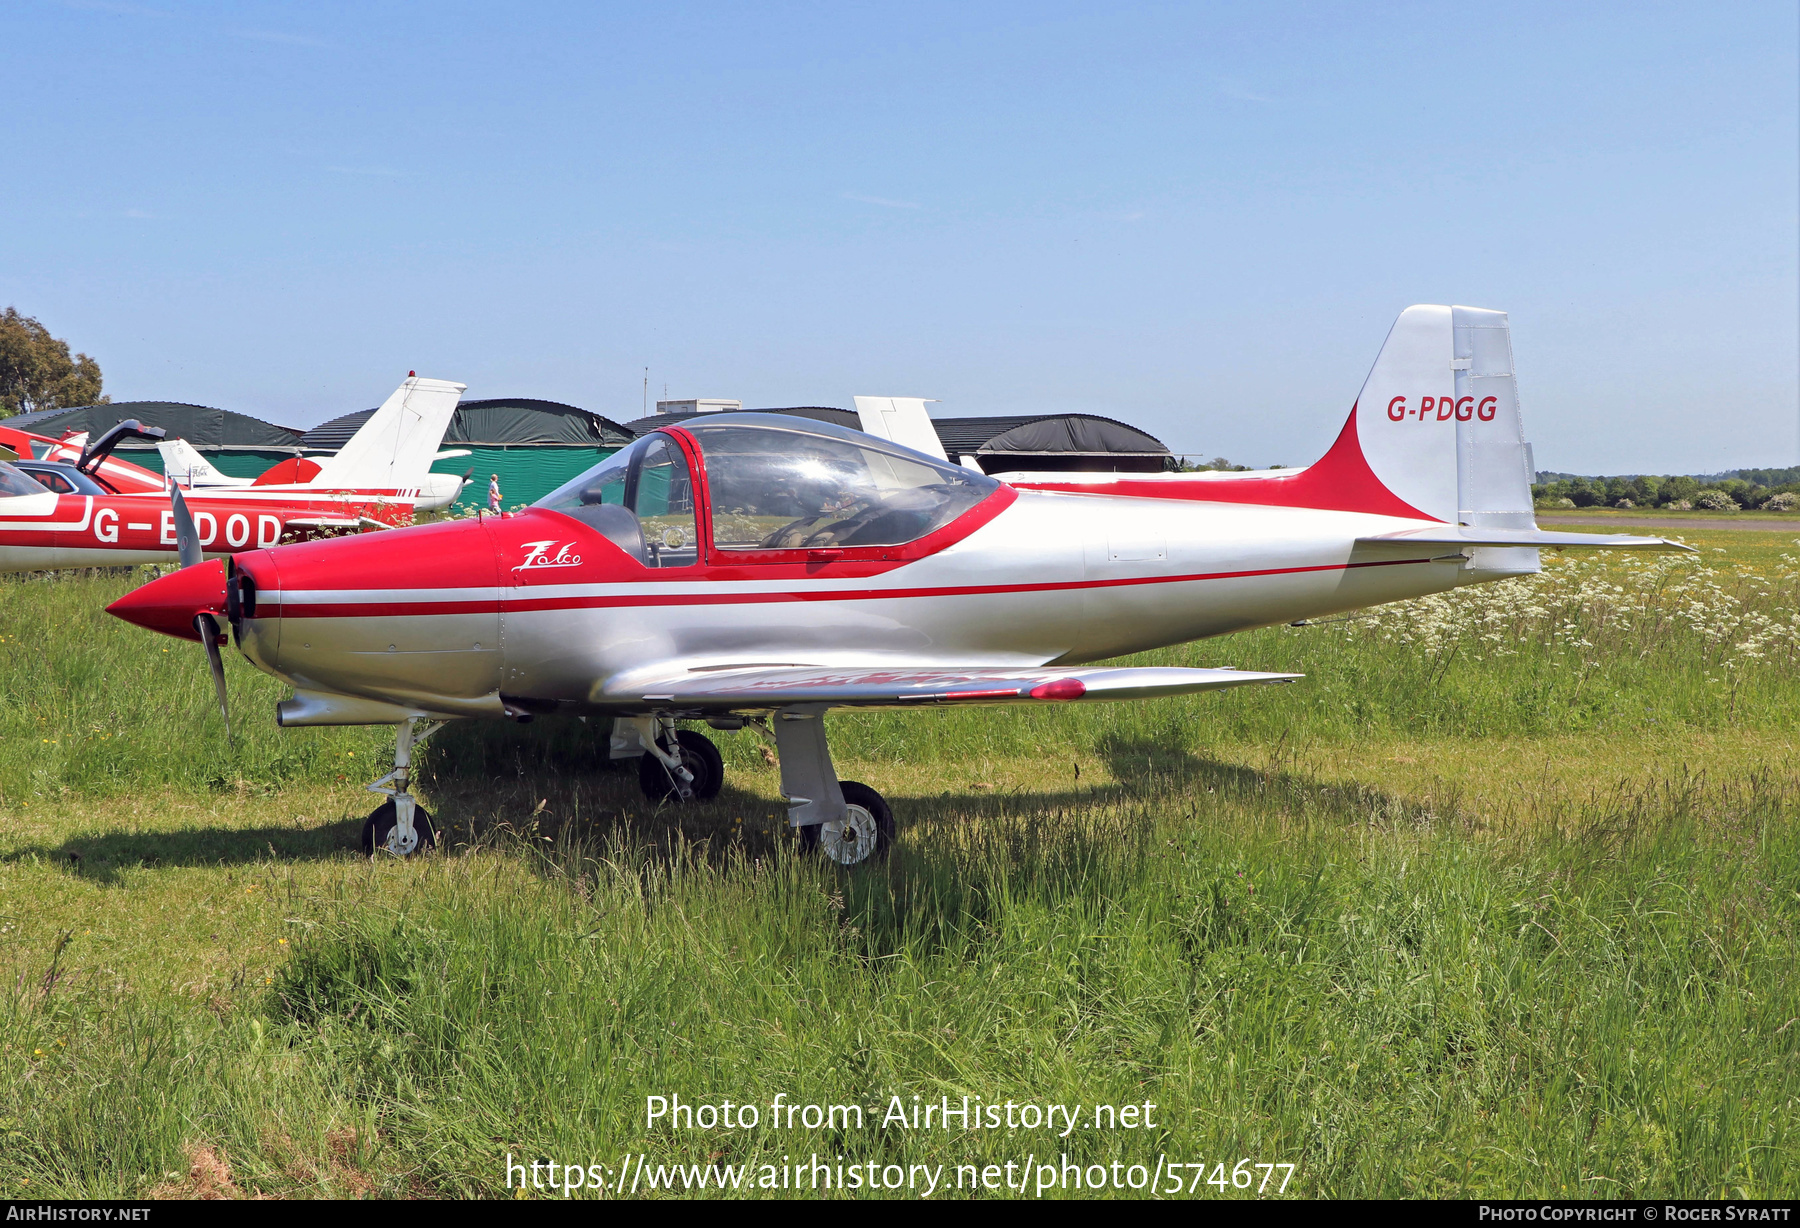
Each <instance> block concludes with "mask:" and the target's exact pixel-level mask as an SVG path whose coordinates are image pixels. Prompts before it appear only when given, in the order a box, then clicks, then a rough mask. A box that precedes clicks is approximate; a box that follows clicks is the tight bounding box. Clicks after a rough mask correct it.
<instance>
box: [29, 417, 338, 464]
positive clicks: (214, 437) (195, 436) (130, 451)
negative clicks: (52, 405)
mask: <svg viewBox="0 0 1800 1228" xmlns="http://www.w3.org/2000/svg"><path fill="white" fill-rule="evenodd" d="M371 412H373V411H371ZM127 418H136V419H137V420H138V421H139V422H142V423H143V424H144V425H145V426H160V427H162V428H163V430H165V431H167V432H168V433H169V438H171V439H175V438H181V439H185V440H187V441H188V442H189V443H190V444H192V445H193V446H194V447H195V448H196V449H197V450H199V451H200V452H202V453H204V454H205V455H206V459H207V460H209V461H211V462H212V464H213V467H214V468H216V469H217V470H218V471H219V472H220V473H228V474H230V475H231V476H232V477H237V478H253V477H255V476H256V475H257V474H259V473H261V472H262V471H263V470H265V469H267V468H268V467H269V466H270V465H273V464H275V463H277V462H278V461H284V460H289V459H292V458H293V457H294V456H297V455H299V454H300V452H301V443H300V435H301V433H300V432H299V431H298V430H295V429H294V428H292V427H287V426H277V425H275V424H274V423H273V422H264V421H263V420H262V419H261V418H252V417H251V416H250V415H249V414H240V413H237V412H236V411H234V410H229V409H214V408H213V407H212V406H210V405H188V404H185V403H183V402H180V401H113V402H109V403H108V404H105V405H78V406H72V407H69V408H66V409H40V410H38V411H37V412H35V413H29V414H15V415H13V416H12V417H10V418H6V419H4V420H3V421H5V423H6V425H7V426H10V427H13V428H15V429H16V430H21V431H30V432H31V433H32V434H34V435H48V436H50V437H51V438H52V439H59V438H61V437H62V436H64V435H66V434H68V433H69V432H70V431H86V432H88V435H89V437H90V438H93V437H97V436H98V435H100V434H101V433H102V432H104V431H107V430H110V429H111V428H112V427H114V426H117V425H118V424H119V423H121V422H123V421H125V419H127ZM333 450H334V451H335V449H333ZM119 453H120V456H121V458H122V459H124V460H128V461H130V462H131V463H132V464H134V465H141V466H142V467H143V468H145V469H152V470H154V471H156V472H157V473H161V472H162V454H161V453H159V452H158V451H157V450H156V445H155V444H152V443H147V442H145V441H144V440H141V439H128V440H126V441H125V442H124V443H123V444H121V445H120V446H119Z"/></svg>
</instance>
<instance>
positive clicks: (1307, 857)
mask: <svg viewBox="0 0 1800 1228" xmlns="http://www.w3.org/2000/svg"><path fill="white" fill-rule="evenodd" d="M1194 772H1195V774H1194V775H1192V776H1189V777H1186V778H1177V777H1163V778H1161V779H1160V780H1158V781H1156V782H1152V783H1151V784H1149V785H1148V786H1147V787H1145V788H1143V789H1142V790H1140V791H1139V792H1138V793H1137V794H1135V795H1134V796H1130V797H1128V798H1124V799H1121V800H1118V801H1116V802H1114V803H1112V804H1109V805H1105V806H1103V807H1094V808H1075V809H1069V808H1042V807H1034V806H1033V805H1032V804H1031V803H1030V802H1029V801H1028V800H1026V801H1022V802H1020V803H1018V805H1017V806H1016V807H1015V808H1012V809H1009V810H1007V811H1006V812H1004V813H1000V814H997V815H995V816H993V817H992V818H989V819H987V820H983V821H979V822H974V823H971V822H968V821H965V820H959V819H957V818H956V816H955V815H954V814H952V813H934V812H933V810H932V809H930V808H926V809H925V811H924V813H922V814H919V815H917V816H916V817H915V819H914V822H915V824H916V825H917V826H918V827H920V828H923V829H924V831H925V832H926V833H927V834H928V835H929V839H916V840H909V841H907V842H905V844H904V845H903V846H902V849H901V850H900V851H899V853H898V854H897V855H896V856H895V858H894V859H893V860H892V861H891V862H890V863H889V864H888V865H886V866H885V867H881V868H875V869H869V870H865V871H861V872H857V873H854V874H850V875H844V874H841V873H838V872H835V871H832V870H830V869H829V868H828V867H824V866H821V865H820V864H819V863H817V862H810V861H804V860H800V859H795V858H791V857H788V856H785V855H783V854H780V853H775V854H770V855H768V856H765V857H763V858H761V859H754V860H753V859H749V858H746V857H743V856H741V855H731V854H725V855H714V856H707V855H703V853H702V851H701V850H698V849H688V850H685V851H683V850H680V849H677V850H676V851H674V852H673V853H669V852H667V851H659V850H655V849H652V848H649V847H647V846H644V845H642V844H640V843H636V842H634V841H633V840H632V838H631V837H630V836H629V834H627V833H625V832H623V831H616V832H614V833H613V834H611V835H610V836H607V835H602V836H601V837H599V838H597V839H596V840H595V841H593V842H590V843H582V842H572V841H568V840H565V841H562V842H560V843H557V844H554V845H546V844H543V843H541V842H538V843H536V844H534V845H533V844H526V843H523V842H521V843H518V844H511V843H507V842H505V841H501V842H500V843H499V844H497V845H496V846H494V847H492V848H491V849H490V850H488V851H485V852H483V851H473V852H465V853H464V854H462V855H460V856H455V857H450V858H445V859H440V860H438V861H435V862H429V863H426V864H424V865H422V866H419V867H413V868H411V876H410V877H409V879H408V880H407V881H408V886H407V887H406V889H405V891H404V894H403V895H402V897H401V898H400V899H399V900H398V902H397V903H394V904H391V905H389V906H384V907H374V906H373V901H372V898H371V897H372V894H373V892H374V890H375V887H374V884H373V883H372V882H371V879H373V878H376V877H379V876H380V874H381V867H380V866H379V865H377V867H376V868H375V869H374V870H369V871H359V872H358V873H355V874H346V875H345V877H344V878H343V879H342V880H341V882H340V884H339V886H338V888H337V889H336V890H335V891H333V892H331V893H328V895H327V897H326V898H319V899H314V900H310V901H308V900H295V901H293V904H292V906H293V907H294V908H295V909H296V910H298V911H299V912H300V913H301V915H305V916H310V917H311V918H313V920H314V922H315V925H314V927H313V928H311V929H309V930H307V936H306V937H305V938H304V939H302V940H300V941H299V943H298V948H297V951H296V954H295V956H294V958H293V959H292V960H291V961H290V962H289V963H288V964H287V965H286V966H285V967H284V968H283V969H282V970H281V971H280V972H279V973H278V974H277V975H276V976H275V977H274V979H273V983H272V984H271V985H269V986H268V987H267V988H266V989H265V990H263V991H261V995H260V999H259V1001H260V1005H259V1007H258V1009H256V1010H254V1011H247V1012H240V1013H234V1014H229V1015H227V1016H226V1017H225V1018H223V1019H215V1018H214V1017H212V1016H211V1015H209V1014H207V1013H206V1012H204V1011H200V1010H187V1011H177V1010H172V1009H167V1008H162V1009H158V1008H150V1007H137V1008H134V1009H132V1010H128V1011H124V1012H116V1013H108V1012H107V1010H106V1004H105V1003H103V1002H101V1001H95V1000H81V999H80V998H76V999H72V1000H69V1001H66V1002H58V1001H57V1000H56V999H55V997H54V995H52V999H51V1001H52V1003H53V1005H52V1006H51V1007H50V1008H49V1009H44V1010H37V1009H33V1007H32V998H33V994H32V991H31V989H30V987H27V988H26V990H25V991H24V992H20V993H15V994H14V995H13V996H12V997H11V998H10V999H9V1001H8V1004H7V1006H6V1008H5V1009H6V1013H5V1014H4V1015H3V1016H0V1051H3V1052H4V1053H5V1054H6V1061H5V1064H4V1073H3V1074H0V1102H4V1103H5V1104H7V1105H10V1106H12V1107H11V1108H10V1109H9V1110H8V1114H9V1117H8V1120H7V1121H5V1122H4V1123H0V1125H3V1126H4V1127H5V1128H6V1129H7V1130H8V1134H7V1136H6V1137H7V1141H8V1146H7V1147H6V1148H4V1149H0V1184H5V1185H7V1186H8V1187H9V1188H12V1187H15V1186H16V1183H17V1181H18V1179H19V1178H21V1177H29V1178H30V1180H31V1182H32V1183H33V1185H32V1188H33V1189H34V1190H36V1189H41V1190H42V1191H43V1192H45V1193H66V1194H76V1193H80V1194H84V1195H96V1194H121V1195H123V1194H132V1193H136V1192H140V1191H142V1190H143V1189H145V1188H147V1187H148V1186H152V1185H154V1184H156V1183H157V1182H159V1181H164V1180H166V1179H167V1174H168V1173H169V1172H170V1171H172V1170H174V1169H179V1168H181V1167H182V1166H183V1163H184V1162H176V1161H172V1160H171V1157H178V1156H180V1155H181V1148H182V1146H183V1145H185V1144H187V1143H190V1142H192V1141H193V1140H195V1139H202V1140H205V1141H206V1142H208V1143H209V1144H210V1145H213V1146H215V1147H219V1148H222V1149H223V1151H224V1153H225V1154H227V1155H228V1156H229V1157H230V1159H231V1163H232V1164H233V1166H234V1169H235V1171H236V1173H237V1178H238V1182H239V1184H240V1187H242V1188H244V1189H246V1190H248V1189H251V1188H253V1187H254V1188H257V1189H262V1190H265V1191H269V1192H299V1193H305V1192H310V1191H315V1190H320V1189H324V1190H331V1189H340V1190H341V1188H342V1187H341V1183H340V1185H338V1186H333V1185H332V1184H331V1181H330V1179H329V1178H326V1179H324V1180H323V1183H322V1184H321V1179H320V1178H319V1177H318V1176H317V1173H318V1172H320V1171H325V1169H326V1166H325V1165H324V1164H323V1163H315V1164H314V1165H312V1166H311V1167H304V1166H303V1167H301V1168H300V1169H299V1170H298V1171H299V1176H296V1166H295V1163H294V1161H293V1156H294V1155H296V1154H306V1153H309V1152H310V1153H314V1154H323V1147H322V1144H320V1143H319V1142H318V1140H321V1139H324V1138H326V1137H327V1136H329V1135H331V1134H332V1133H333V1132H334V1131H335V1132H338V1133H339V1134H340V1135H341V1133H342V1132H343V1131H345V1130H346V1129H353V1130H356V1131H357V1137H358V1138H359V1139H360V1140H361V1141H360V1143H359V1147H360V1151H359V1153H358V1155H359V1160H358V1164H359V1166H360V1171H363V1172H365V1173H367V1174H370V1175H371V1179H372V1180H374V1181H375V1182H376V1183H377V1185H378V1187H379V1188H381V1189H383V1190H385V1191H387V1192H390V1193H397V1192H406V1191H420V1190H426V1191H435V1192H439V1193H458V1194H479V1193H502V1194H504V1193H506V1189H505V1183H506V1176H505V1171H504V1161H503V1157H504V1156H505V1155H506V1154H508V1153H511V1154H512V1155H513V1156H514V1157H515V1158H518V1157H530V1158H536V1159H555V1160H557V1161H558V1162H560V1163H581V1164H587V1163H590V1162H592V1163H605V1164H612V1163H616V1158H617V1157H618V1156H620V1155H622V1154H623V1153H626V1152H646V1153H649V1154H650V1155H651V1157H652V1159H653V1160H654V1161H660V1162H676V1161H691V1162H702V1163H705V1162H708V1161H709V1160H719V1161H720V1162H728V1163H738V1162H744V1163H749V1164H752V1165H757V1164H762V1163H765V1162H769V1163H780V1162H781V1157H783V1156H806V1155H809V1154H811V1153H814V1152H817V1153H820V1154H824V1155H830V1156H837V1155H843V1156H846V1157H849V1158H850V1159H852V1160H862V1161H867V1160H871V1159H873V1160H877V1161H880V1162H881V1163H883V1164H886V1163H899V1164H909V1163H930V1164H937V1163H945V1164H950V1165H955V1164H958V1163H979V1164H984V1165H985V1164H989V1163H996V1164H1004V1163H1006V1162H1007V1161H1009V1160H1010V1161H1014V1162H1023V1161H1024V1160H1025V1158H1026V1157H1027V1155H1029V1154H1036V1155H1037V1156H1038V1157H1039V1158H1040V1159H1042V1158H1044V1157H1045V1156H1048V1155H1060V1154H1061V1153H1063V1152H1067V1153H1068V1154H1069V1155H1070V1156H1072V1157H1080V1158H1081V1159H1082V1160H1083V1161H1084V1162H1089V1163H1094V1162H1100V1163H1110V1162H1111V1161H1112V1160H1114V1159H1120V1160H1123V1161H1124V1162H1126V1163H1136V1162H1147V1163H1150V1164H1152V1165H1153V1164H1154V1163H1155V1157H1156V1156H1157V1154H1159V1153H1161V1154H1163V1155H1166V1156H1167V1157H1168V1158H1169V1159H1172V1160H1175V1159H1179V1160H1182V1161H1193V1160H1201V1159H1204V1160H1206V1161H1207V1162H1208V1164H1209V1166H1210V1164H1211V1163H1212V1162H1215V1161H1219V1160H1224V1161H1227V1166H1228V1167H1229V1166H1230V1165H1232V1164H1235V1163H1236V1162H1237V1160H1239V1159H1240V1158H1244V1157H1249V1158H1251V1159H1253V1160H1258V1161H1272V1162H1291V1163H1294V1164H1297V1165H1298V1166H1299V1168H1298V1176H1297V1178H1296V1180H1295V1182H1294V1185H1293V1186H1292V1192H1297V1193H1301V1194H1308V1195H1333V1196H1412V1195H1477V1194H1478V1195H1483V1196H1501V1195H1512V1196H1529V1197H1551V1196H1582V1195H1606V1196H1631V1197H1647V1196H1674V1195H1683V1196H1699V1197H1704V1196H1723V1195H1752V1196H1780V1195H1781V1194H1782V1192H1783V1191H1786V1190H1791V1189H1792V1188H1793V1186H1794V1184H1795V1182H1796V1181H1797V1180H1800V1150H1797V1149H1796V1146H1795V1143H1796V1140H1795V1139H1794V1138H1793V1136H1792V1132H1791V1127H1792V1125H1793V1123H1794V1105H1795V1098H1796V1095H1800V1066H1797V1064H1796V1057H1800V1052H1797V1049H1800V1034H1797V1033H1800V1029H1796V1028H1794V1027H1791V1026H1788V1025H1789V1024H1790V1023H1791V1021H1792V1020H1794V1019H1795V1018H1797V1017H1800V984H1797V983H1796V979H1795V976H1794V971H1793V970H1794V967H1795V960H1796V955H1797V954H1800V952H1797V951H1796V937H1795V935H1796V932H1797V930H1796V925H1797V922H1800V897H1797V896H1796V893H1795V890H1794V888H1795V884H1796V882H1797V881H1800V839H1797V837H1796V832H1795V829H1794V826H1793V824H1792V823H1791V821H1790V820H1789V818H1788V817H1787V816H1788V815H1790V814H1791V811H1792V807H1793V805H1794V802H1795V800H1796V796H1797V794H1800V780H1796V779H1795V778H1793V777H1791V776H1790V777H1775V776H1764V777H1759V778H1756V779H1751V780H1746V781H1741V782H1736V783H1733V784H1731V785H1729V786H1725V787H1716V786H1708V785H1706V784H1705V783H1704V782H1700V781H1695V780H1688V781H1676V782H1665V783H1664V784H1663V785H1661V786H1659V787H1656V788H1651V789H1646V790H1643V791H1639V792H1636V793H1632V794H1629V795H1620V796H1617V797H1615V798H1613V799H1612V801H1611V802H1610V803H1609V804H1608V805H1606V806H1604V807H1601V808H1598V809H1595V810H1592V811H1589V812H1586V813H1580V814H1575V813H1569V814H1565V815H1563V816H1561V821H1560V822H1556V823H1552V824H1549V825H1546V826H1534V828H1533V829H1531V830H1530V831H1529V832H1528V831H1526V830H1519V831H1509V832H1499V833H1496V832H1491V831H1490V832H1480V831H1478V830H1475V829H1474V825H1473V820H1472V816H1469V815H1466V814H1456V813H1442V812H1439V813H1433V812H1430V811H1427V810H1425V809H1422V808H1420V807H1418V806H1416V805H1412V804H1408V803H1405V802H1402V801H1399V800H1397V799H1393V798H1388V797H1383V796H1381V795H1379V794H1375V793H1370V792H1366V791H1357V790H1347V789H1341V788H1332V787H1325V786H1321V785H1318V784H1316V783H1314V782H1310V781H1308V780H1306V779H1304V778H1298V777H1286V776H1281V775H1279V774H1277V775H1266V774H1258V773H1252V772H1239V773H1222V772H1218V771H1216V770H1212V769H1207V768H1206V767H1205V766H1204V765H1196V766H1195V768H1194ZM1553 817H1554V816H1553ZM390 868H391V867H390ZM521 869H525V870H528V871H529V872H528V873H520V872H519V871H520V870H521ZM267 874H268V877H269V880H270V886H271V889H272V890H279V889H280V871H279V868H278V867H275V866H270V867H268V868H267ZM53 1039H55V1040H65V1041H66V1042H67V1043H66V1045H64V1046H61V1047H54V1046H52V1047H51V1048H50V1050H49V1056H44V1057H34V1058H32V1059H31V1060H29V1061H24V1062H21V1061H20V1060H19V1057H18V1055H20V1054H21V1053H23V1052H26V1051H27V1050H28V1049H43V1048H45V1047H46V1046H50V1045H51V1044H52V1040H53ZM777 1093H785V1094H786V1095H787V1097H788V1098H789V1099H790V1100H793V1099H798V1100H800V1101H803V1102H805V1101H811V1102H816V1103H827V1104H828V1103H839V1104H851V1103H854V1104H860V1105H862V1106H864V1108H865V1111H866V1112H868V1113H869V1114H870V1116H869V1118H868V1121H869V1123H870V1127H871V1128H869V1129H865V1130H862V1131H854V1130H842V1129H839V1130H835V1131H831V1130H823V1129H821V1130H812V1131H807V1130H801V1129H796V1130H793V1131H785V1130H784V1131H775V1130H769V1129H761V1130H756V1131H747V1132H746V1131H738V1132H731V1131H722V1130H721V1131H713V1132H705V1131H689V1130H685V1129H679V1130H677V1129H668V1128H656V1129H647V1128H646V1127H645V1124H644V1112H645V1098H646V1097H648V1096H651V1095H664V1096H668V1095H672V1094H679V1095H680V1096H681V1097H682V1098H683V1099H684V1100H687V1101H689V1102H706V1101H711V1102H714V1103H717V1102H720V1101H723V1100H725V1099H731V1100H734V1101H738V1102H745V1101H749V1102H754V1103H760V1104H763V1105H767V1104H768V1103H769V1102H770V1101H772V1100H773V1099H774V1097H775V1095H776V1094H777ZM915 1093H916V1094H920V1095H922V1096H925V1097H928V1098H936V1097H938V1096H944V1095H947V1096H950V1097H951V1098H952V1099H953V1100H954V1099H956V1098H959V1097H961V1096H963V1095H972V1096H974V1097H977V1098H980V1099H986V1100H1001V1101H1004V1100H1007V1099H1011V1100H1016V1101H1021V1102H1023V1101H1036V1102H1040V1103H1041V1102H1061V1103H1069V1104H1077V1103H1079V1104H1085V1105H1092V1104H1095V1103H1113V1104H1123V1103H1141V1102H1143V1101H1146V1100H1148V1101H1151V1102H1154V1103H1156V1104H1157V1105H1158V1106H1159V1108H1158V1110H1157V1116H1156V1122H1157V1127H1156V1129H1154V1130H1147V1131H1136V1132H1132V1131H1123V1130H1120V1131H1101V1132H1094V1131H1092V1130H1078V1131H1076V1132H1075V1133H1074V1134H1073V1135H1072V1136H1070V1137H1069V1138H1068V1139H1066V1140H1064V1139H1058V1138H1056V1137H1054V1134H1053V1133H1051V1132H1047V1131H1044V1130H1038V1131H1030V1130H1017V1131H1012V1132H1008V1131H1004V1130H1002V1131H981V1132H978V1133H969V1134H962V1133H958V1132H952V1133H950V1134H944V1133H941V1132H932V1133H929V1134H927V1133H911V1132H903V1131H897V1130H881V1129H876V1128H873V1127H874V1123H875V1122H876V1121H878V1120H879V1119H880V1116H881V1112H882V1110H883V1109H884V1107H885V1105H886V1103H887V1100H888V1098H889V1097H890V1096H893V1095H899V1096H901V1097H902V1098H903V1100H904V1101H905V1102H907V1103H910V1098H911V1097H912V1096H913V1095H914V1094H915ZM307 1174H313V1175H311V1176H308V1175H307ZM1203 1192H1209V1191H1203Z"/></svg>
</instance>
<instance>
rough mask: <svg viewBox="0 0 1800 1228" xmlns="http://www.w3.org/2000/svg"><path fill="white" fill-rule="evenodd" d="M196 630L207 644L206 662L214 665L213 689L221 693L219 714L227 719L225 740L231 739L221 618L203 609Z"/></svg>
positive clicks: (196, 620) (196, 623)
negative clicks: (221, 647)
mask: <svg viewBox="0 0 1800 1228" xmlns="http://www.w3.org/2000/svg"><path fill="white" fill-rule="evenodd" d="M194 630H195V631H197V632H199V634H200V642H201V643H202V644H205V645H206V663H207V664H208V665H210V666H211V667H212V676H213V690H215V691H217V692H218V693H219V715H220V716H221V717H223V718H224V719H225V740H226V741H227V742H229V741H230V740H231V709H230V708H229V707H227V706H226V703H225V660H224V658H222V657H221V656H220V655H219V634H220V632H219V620H218V619H216V618H214V617H213V616H212V615H211V614H209V613H207V612H206V611H204V610H202V611H201V612H200V613H198V614H196V615H194Z"/></svg>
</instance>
